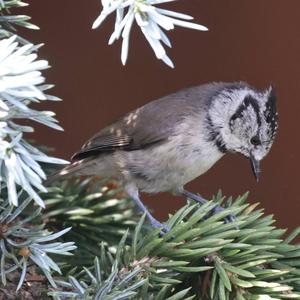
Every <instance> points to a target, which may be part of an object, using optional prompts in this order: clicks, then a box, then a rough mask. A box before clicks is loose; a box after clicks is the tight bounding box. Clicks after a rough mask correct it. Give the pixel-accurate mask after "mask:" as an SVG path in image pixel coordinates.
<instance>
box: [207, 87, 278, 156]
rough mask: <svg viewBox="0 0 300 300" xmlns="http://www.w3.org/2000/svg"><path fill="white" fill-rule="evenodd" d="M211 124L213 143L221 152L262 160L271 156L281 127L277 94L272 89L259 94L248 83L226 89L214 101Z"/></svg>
mask: <svg viewBox="0 0 300 300" xmlns="http://www.w3.org/2000/svg"><path fill="white" fill-rule="evenodd" d="M207 123H208V125H209V128H210V137H212V138H211V139H210V140H214V143H215V145H216V146H217V147H218V149H219V150H220V151H221V152H224V151H223V150H224V149H226V151H229V152H238V153H242V154H243V155H245V156H246V157H250V156H255V158H256V159H257V160H261V159H262V158H264V157H265V156H266V154H267V153H268V152H269V150H270V148H271V146H272V143H273V141H274V139H275V135H276V131H277V127H278V116H277V109H276V96H275V91H274V89H273V88H272V87H271V88H269V89H267V90H266V91H258V90H257V89H255V88H252V87H251V86H249V85H248V84H246V83H245V84H244V83H237V84H236V86H235V85H232V86H230V88H228V87H226V88H224V89H223V90H221V91H220V92H219V94H218V95H217V97H216V98H215V99H214V100H213V102H212V104H211V106H210V109H209V113H208V116H207ZM220 141H222V147H220V145H219V144H220Z"/></svg>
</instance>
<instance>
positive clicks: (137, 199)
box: [126, 187, 170, 232]
mask: <svg viewBox="0 0 300 300" xmlns="http://www.w3.org/2000/svg"><path fill="white" fill-rule="evenodd" d="M126 191H127V193H128V195H129V196H130V197H131V198H132V199H133V200H134V202H135V203H136V205H137V206H138V207H139V209H140V210H141V211H142V212H143V213H145V214H146V216H147V218H148V220H149V222H150V224H151V226H152V227H154V228H161V229H162V230H163V232H168V231H170V228H169V226H167V225H166V224H163V223H160V222H159V221H158V220H156V219H155V218H154V217H153V216H152V214H151V213H150V211H149V210H148V208H147V207H146V206H145V205H144V203H143V202H142V201H141V199H140V197H139V193H138V190H137V188H136V187H134V188H132V187H130V188H127V189H126Z"/></svg>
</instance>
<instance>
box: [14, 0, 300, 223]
mask: <svg viewBox="0 0 300 300" xmlns="http://www.w3.org/2000/svg"><path fill="white" fill-rule="evenodd" d="M28 2H29V3H30V6H28V7H25V8H22V9H20V10H19V11H22V13H23V14H26V15H29V16H32V22H33V23H34V24H37V25H38V26H39V27H40V28H41V30H40V31H24V30H23V35H25V36H26V37H28V39H30V40H31V41H33V42H35V43H40V42H44V43H45V44H46V45H45V46H44V47H43V48H42V49H41V52H40V54H41V57H42V58H44V59H47V60H49V62H50V64H51V65H52V68H51V69H50V70H47V71H46V72H45V73H46V77H47V82H48V83H54V84H55V85H56V87H55V88H54V89H53V90H52V94H54V95H57V96H59V97H61V98H62V99H63V102H60V103H53V102H49V103H47V105H46V106H44V108H47V109H51V110H53V111H55V112H56V113H57V116H58V119H59V120H60V124H61V125H62V126H63V127H64V129H65V131H64V132H57V131H54V130H51V129H47V128H45V127H42V126H41V127H38V128H37V132H36V133H35V135H34V138H35V139H36V140H37V141H38V142H39V143H41V144H45V145H47V146H51V147H54V148H55V149H56V151H55V154H56V155H58V156H61V157H63V158H66V159H69V158H70V156H71V155H72V154H73V153H74V152H75V151H77V150H78V149H79V148H80V147H81V145H82V144H83V143H84V142H85V141H86V140H87V139H88V138H89V137H90V136H91V135H93V134H94V133H96V132H97V131H98V130H99V129H101V128H102V127H104V126H106V125H108V124H109V123H111V122H112V121H113V120H115V119H116V118H118V117H119V116H121V115H123V114H124V113H126V112H127V111H129V110H131V109H134V108H137V107H138V106H141V105H143V104H145V103H146V102H148V101H150V100H152V99H155V98H158V97H161V96H164V95H166V94H169V93H171V92H174V91H176V90H178V89H181V88H184V87H189V86H193V85H198V84H202V83H206V82H210V81H236V80H244V81H247V82H249V83H250V84H252V85H254V86H256V87H257V88H262V89H263V88H266V87H268V86H269V85H270V84H272V85H274V86H275V88H276V91H277V96H278V106H279V117H280V126H279V133H278V138H277V140H276V141H275V143H274V145H273V148H272V151H271V152H270V154H269V155H268V156H267V157H266V158H265V160H264V161H263V164H262V170H263V172H262V174H261V180H260V182H259V183H256V181H255V179H254V177H253V175H252V172H251V169H250V164H249V161H247V160H246V159H243V158H242V157H240V156H234V155H228V156H226V157H224V158H223V159H222V160H221V161H219V162H218V163H217V164H216V165H215V166H214V167H213V168H212V169H211V170H210V171H209V172H207V173H206V174H205V175H203V176H201V177H200V178H198V179H196V180H195V181H193V182H191V183H190V184H189V185H188V189H189V190H191V191H194V192H199V193H201V194H202V195H203V196H205V197H206V198H210V197H211V196H212V195H213V194H214V193H216V192H217V191H218V189H222V191H223V193H224V194H225V195H227V196H229V195H233V196H237V195H238V194H242V193H244V192H245V191H250V201H251V202H257V201H259V202H261V204H262V206H263V207H265V208H266V211H267V212H268V213H274V214H275V216H276V219H277V221H278V225H279V226H282V227H290V228H293V227H295V226H297V225H299V223H300V219H299V208H300V202H299V201H298V187H299V186H298V184H299V174H298V169H299V161H300V158H299V148H300V139H299V118H300V117H299V114H300V101H299V93H300V92H299V88H300V68H299V63H300V34H299V32H300V15H299V11H300V2H299V0H290V1H279V0H264V1H259V0H252V1H250V0H248V1H238V0H226V1H219V0H210V1H207V0H206V1H204V0H181V1H176V2H174V3H168V4H165V5H164V7H166V8H169V9H172V10H175V11H179V12H183V13H187V14H191V15H193V16H194V17H195V22H197V23H200V24H203V25H206V26H207V27H208V28H209V31H208V32H198V31H195V30H189V29H184V28H177V29H175V31H172V32H170V33H168V35H169V37H170V38H171V40H172V44H173V48H172V49H170V50H168V54H169V55H170V57H171V58H172V60H173V61H174V63H175V66H176V68H175V69H174V70H173V69H170V68H169V67H167V66H166V65H164V64H163V63H162V62H161V61H158V60H157V59H156V58H155V56H154V53H153V52H152V50H151V49H150V47H149V46H148V44H147V42H146V41H145V39H144V37H143V36H142V34H141V33H140V32H139V31H138V30H137V28H135V30H134V31H133V34H132V36H131V42H130V50H129V59H128V62H127V65H126V67H123V66H122V65H121V61H120V50H121V49H120V46H121V45H120V43H116V44H114V45H113V46H108V45H107V41H108V38H109V36H110V34H111V32H112V30H113V24H114V17H113V16H111V17H110V18H109V20H108V21H107V22H105V23H104V24H103V26H101V27H100V28H98V29H96V30H91V25H92V23H93V21H94V20H95V18H96V17H97V16H98V14H99V13H100V10H101V3H100V1H99V0H90V1H74V0H65V1H60V0H43V1H41V0H30V1H28ZM143 198H144V199H145V202H146V204H147V205H148V206H149V207H150V208H151V209H153V210H154V214H155V215H156V216H157V217H158V218H159V219H161V220H163V219H164V218H166V216H167V214H168V213H173V212H174V211H175V210H176V209H178V208H179V207H180V206H182V205H183V204H184V200H183V199H182V198H178V197H174V196H172V195H167V194H162V195H154V196H148V195H143Z"/></svg>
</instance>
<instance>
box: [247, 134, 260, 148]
mask: <svg viewBox="0 0 300 300" xmlns="http://www.w3.org/2000/svg"><path fill="white" fill-rule="evenodd" d="M250 142H251V144H252V145H254V146H258V145H261V141H260V139H259V136H257V135H255V136H254V137H252V138H251V140H250Z"/></svg>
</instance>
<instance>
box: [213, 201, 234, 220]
mask: <svg viewBox="0 0 300 300" xmlns="http://www.w3.org/2000/svg"><path fill="white" fill-rule="evenodd" d="M224 209H225V208H223V207H222V206H220V205H218V204H217V205H216V206H215V207H214V208H213V209H212V210H211V212H210V214H211V215H215V214H218V213H220V212H222V211H223V210H224ZM234 221H236V216H235V215H232V214H229V215H228V216H226V217H225V218H224V222H225V223H226V224H227V223H230V222H234Z"/></svg>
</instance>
